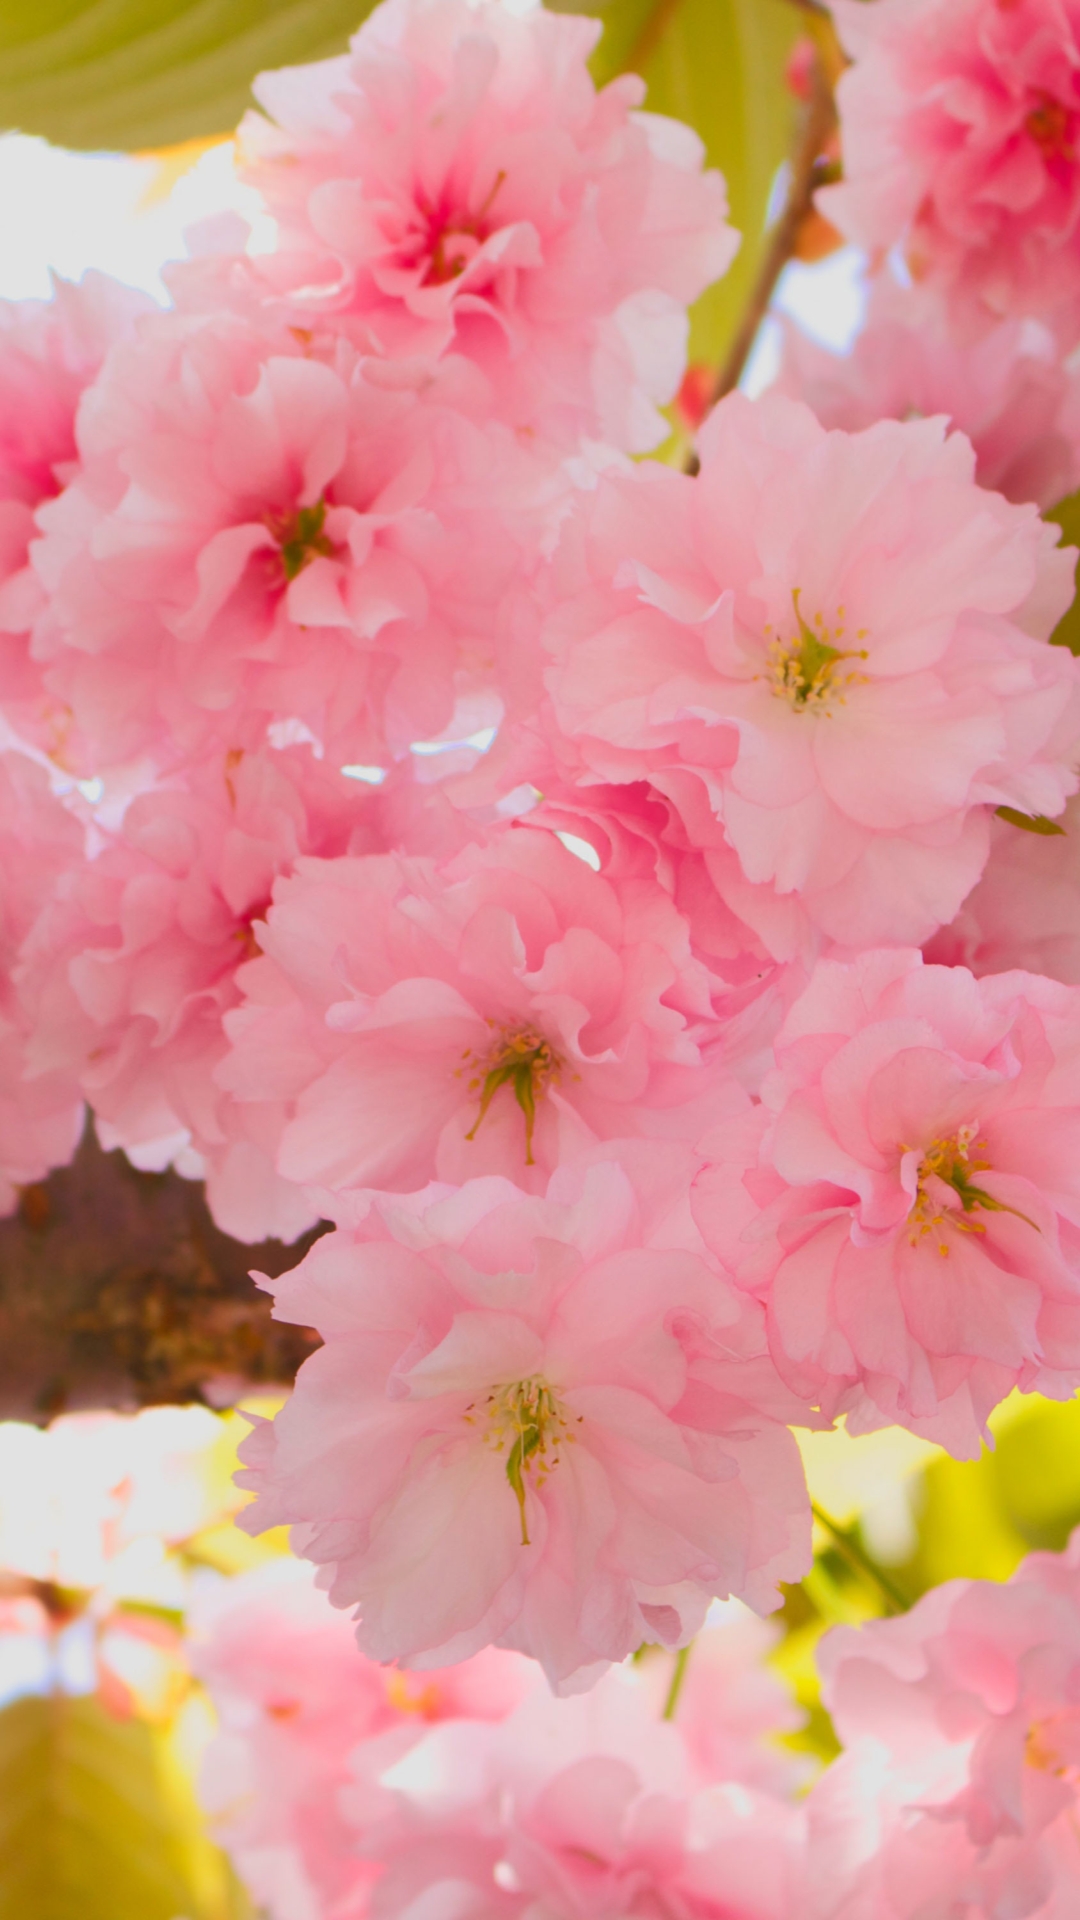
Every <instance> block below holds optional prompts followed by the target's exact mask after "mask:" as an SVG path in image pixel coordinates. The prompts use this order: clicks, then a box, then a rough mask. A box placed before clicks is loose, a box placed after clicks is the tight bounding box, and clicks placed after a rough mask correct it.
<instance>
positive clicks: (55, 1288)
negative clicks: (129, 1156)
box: [0, 1132, 318, 1422]
mask: <svg viewBox="0 0 1080 1920" xmlns="http://www.w3.org/2000/svg"><path fill="white" fill-rule="evenodd" d="M314 1238H315V1235H314V1234H309V1235H308V1236H307V1237H306V1239H304V1240H302V1241H300V1242H299V1243H298V1244H297V1245H296V1246H292V1247H285V1246H282V1244H281V1242H280V1241H277V1240H269V1241H265V1242H264V1243H263V1244H262V1245H261V1246H258V1247H247V1246H242V1245H241V1244H240V1243H239V1242H238V1241H236V1240H230V1239H229V1237H228V1236H227V1235H226V1234H224V1233H221V1232H220V1231H219V1229H218V1228H217V1227H215V1225H214V1223H213V1221H212V1220H211V1218H210V1215H209V1213H208V1212H207V1208H206V1202H205V1199H204V1198H203V1190H202V1187H201V1185H200V1184H198V1183H197V1182H194V1181H190V1180H182V1179H180V1178H179V1176H178V1175H177V1174H174V1173H164V1174H148V1173H138V1172H136V1170H135V1168H134V1167H132V1166H131V1165H130V1164H129V1162H128V1161H127V1160H126V1159H125V1158H124V1156H123V1154H121V1153H108V1154H106V1153H103V1152H102V1150H101V1148H100V1147H99V1146H98V1145H97V1143H96V1141H95V1140H94V1138H93V1135H92V1133H90V1132H88V1133H87V1136H86V1138H85V1139H84V1141H83V1144H82V1146H81V1147H80V1149H79V1152H78V1154H77V1155H76V1157H75V1160H74V1161H73V1163H72V1165H71V1166H70V1167H64V1168H61V1169H60V1170H59V1171H58V1172H57V1173H54V1174H53V1175H52V1176H51V1177H50V1179H49V1180H47V1181H44V1182H43V1183H42V1184H41V1185H40V1186H34V1187H28V1188H27V1189H26V1190H25V1191H24V1194H23V1197H22V1206H21V1209H20V1212H19V1214H18V1215H17V1216H15V1217H13V1218H11V1219H8V1220H2V1221H0V1419H6V1420H32V1421H37V1422H43V1421H45V1420H48V1419H50V1418H51V1417H52V1416H53V1415H54V1414H57V1413H62V1412H65V1411H75V1410H80V1409H85V1408H100V1407H112V1408H118V1409H126V1410H130V1409H134V1408H136V1407H143V1406H152V1405H159V1404H162V1403H187V1402H191V1401H203V1402H204V1403H206V1404H208V1405H213V1406H222V1405H226V1404H228V1403H229V1402H230V1401H232V1400H235V1399H236V1398H237V1397H239V1395H240V1394H241V1393H242V1392H243V1391H244V1390H245V1388H250V1387H257V1386H269V1385H287V1384H288V1383H290V1382H291V1381H292V1379H293V1376H294V1374H295V1373H296V1369H297V1367H298V1366H299V1365H300V1363H301V1361H302V1360H303V1359H304V1358H305V1356H306V1355H307V1354H308V1353H310V1351H311V1350H312V1348H313V1347H314V1346H316V1345H317V1344H318V1336H317V1335H316V1334H314V1333H312V1332H311V1331H310V1330H309V1329H307V1328H297V1327H289V1326H283V1325H279V1324H278V1322H277V1321H274V1320H271V1318H270V1301H269V1299H268V1298H267V1296H266V1295H265V1294H263V1293H260V1292H259V1290H258V1289H257V1288H256V1287H255V1286H254V1284H253V1283H252V1281H251V1280H250V1279H249V1277H248V1275H249V1269H250V1268H252V1267H257V1268H259V1269H260V1270H261V1271H263V1272H266V1273H269V1274H271V1275H276V1274H279V1273H283V1272H284V1271H285V1270H286V1269H287V1268H289V1267H292V1266H295V1265H296V1263H297V1261H298V1260H299V1259H300V1258H301V1257H302V1255H303V1253H304V1252H305V1250H306V1248H307V1247H308V1246H309V1245H310V1244H311V1241H312V1240H313V1239H314Z"/></svg>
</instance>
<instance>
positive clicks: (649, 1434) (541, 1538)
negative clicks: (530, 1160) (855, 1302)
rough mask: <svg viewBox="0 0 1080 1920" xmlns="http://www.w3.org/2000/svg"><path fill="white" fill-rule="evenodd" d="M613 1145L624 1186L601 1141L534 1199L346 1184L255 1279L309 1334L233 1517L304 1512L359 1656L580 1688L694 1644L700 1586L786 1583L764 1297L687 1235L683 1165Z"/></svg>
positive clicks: (766, 1593) (799, 1491)
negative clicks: (506, 1657)
mask: <svg viewBox="0 0 1080 1920" xmlns="http://www.w3.org/2000/svg"><path fill="white" fill-rule="evenodd" d="M631 1144H633V1143H631ZM628 1164H630V1165H631V1166H632V1168H633V1175H634V1180H635V1187H634V1188H633V1189H632V1188H631V1185H630V1180H629V1178H628V1176H627V1174H626V1173H625V1172H624V1171H623V1170H622V1169H621V1168H620V1167H619V1166H617V1165H615V1164H614V1163H612V1162H607V1163H604V1162H601V1161H596V1162H595V1163H593V1164H587V1165H584V1166H581V1167H579V1168H578V1169H577V1170H574V1169H572V1168H563V1169H560V1171H559V1173H557V1174H556V1175H555V1176H554V1179H553V1181H552V1183H551V1187H550V1189H549V1193H548V1197H547V1198H544V1199H541V1198H530V1197H528V1196H526V1195H524V1194H522V1193H521V1192H520V1190H519V1189H517V1188H516V1187H514V1186H512V1185H511V1183H510V1182H509V1181H506V1180H502V1179H499V1178H495V1177H491V1178H487V1179H482V1180H473V1181H470V1182H468V1184H467V1185H466V1186H464V1187H461V1188H458V1189H449V1188H431V1189H428V1190H427V1191H426V1192H425V1193H422V1194H419V1195H413V1196H409V1197H408V1198H402V1199H400V1200H398V1199H395V1198H393V1197H391V1196H374V1195H371V1196H367V1197H366V1198H365V1197H361V1198H359V1199H358V1200H357V1201H356V1202H354V1203H353V1204H352V1206H351V1208H348V1209H347V1210H346V1211H345V1212H344V1213H342V1215H341V1217H342V1218H347V1219H349V1220H351V1221H352V1222H353V1224H352V1225H350V1226H347V1227H342V1228H339V1230H338V1231H337V1232H336V1233H334V1234H331V1235H328V1236H326V1237H325V1238H323V1239H321V1240H319V1241H318V1242H317V1243H316V1245H315V1246H314V1247H313V1248H312V1250H311V1251H310V1253H308V1255H307V1256H306V1258H305V1259H304V1260H303V1261H302V1262H301V1264H300V1266H299V1267H297V1268H296V1269H295V1271H294V1272H292V1273H291V1274H289V1275H287V1276H286V1277H285V1278H284V1279H282V1280H279V1281H276V1282H273V1283H271V1282H266V1283H265V1284H267V1285H268V1286H270V1287H271V1288H272V1290H273V1292H274V1293H275V1296H276V1307H275V1312H276V1313H277V1315H278V1317H280V1318H282V1319H290V1320H292V1319H295V1320H297V1321H300V1322H303V1323H304V1324H305V1325H308V1326H310V1325H315V1326H316V1327H317V1328H318V1330H319V1332H320V1333H321V1334H322V1336H323V1339H324V1340H325V1343H326V1344H325V1346H323V1347H322V1348H321V1349H320V1350H319V1351H318V1352H317V1353H315V1354H313V1355H312V1356H311V1358H310V1359H309V1360H308V1361H306V1362H305V1364H304V1366H303V1367H302V1369H301V1371H300V1374H299V1376H298V1379H297V1385H296V1389H295V1391H294V1393H293V1396H292V1398H291V1400H290V1401H289V1403H288V1405H287V1406H286V1407H284V1408H283V1409H282V1411H281V1412H280V1413H279V1414H278V1416H277V1418H276V1419H275V1421H274V1422H273V1424H272V1425H271V1424H269V1423H266V1422H262V1423H260V1424H259V1425H258V1426H257V1428H256V1430H255V1432H254V1433H253V1434H252V1436H251V1437H250V1439H249V1440H248V1441H246V1442H245V1445H244V1449H243V1457H244V1458H245V1460H246V1462H247V1465H248V1472H247V1473H246V1474H245V1475H244V1476H243V1482H244V1484H246V1485H247V1486H249V1487H251V1488H252V1489H253V1490H254V1491H255V1492H256V1494H257V1498H256V1500H255V1502H254V1504H253V1505H252V1506H251V1507H249V1508H246V1509H245V1510H244V1513H243V1515H242V1522H241V1523H242V1524H243V1525H244V1526H245V1527H247V1528H248V1529H250V1530H251V1531H252V1532H257V1531H261V1530H262V1529H263V1528H265V1527H270V1526H277V1525H279V1524H281V1523H283V1522H286V1523H289V1524H291V1525H292V1526H293V1527H294V1528H295V1529H296V1531H295V1532H294V1534H293V1540H294V1544H295V1545H296V1547H297V1548H298V1550H299V1551H300V1552H302V1553H303V1554H305V1555H306V1556H307V1557H308V1558H310V1559H313V1560H315V1561H316V1562H317V1563H318V1564H319V1565H320V1566H322V1567H323V1569H324V1574H323V1578H324V1580H325V1582H326V1584H327V1585H328V1589H329V1592H330V1597H331V1599H332V1600H333V1601H334V1603H335V1604H336V1605H338V1606H342V1607H349V1606H355V1607H358V1609H359V1624H358V1628H357V1635H358V1639H359V1642H360V1645H361V1647H362V1648H363V1650H364V1651H365V1652H366V1653H368V1654H369V1655H370V1656H371V1657H372V1658H374V1659H379V1660H389V1659H400V1660H401V1661H402V1662H403V1663H404V1664H407V1665H409V1666H413V1667H419V1668H423V1667H426V1666H437V1665H441V1664H444V1663H445V1662H447V1661H449V1660H453V1659H461V1658H464V1657H465V1656H467V1655H468V1654H471V1653H473V1652H476V1651H477V1650H478V1649H479V1648H481V1647H483V1646H485V1645H488V1644H490V1643H494V1644H496V1645H500V1646H507V1647H516V1648H518V1649H519V1650H520V1651H522V1652H526V1653H530V1654H532V1655H533V1656H534V1657H535V1658H536V1659H538V1660H540V1662H541V1663H542V1665H543V1666H544V1668H545V1671H546V1672H547V1674H548V1676H549V1678H550V1679H551V1680H552V1682H553V1683H555V1684H558V1685H559V1686H570V1687H573V1688H578V1687H580V1686H581V1685H582V1684H588V1682H589V1680H590V1679H592V1678H594V1677H595V1676H596V1673H597V1672H598V1671H599V1669H600V1668H601V1667H602V1666H603V1665H605V1664H607V1663H608V1662H609V1661H613V1660H622V1659H623V1658H625V1656H626V1655H627V1654H628V1653H630V1652H632V1651H633V1649H634V1648H635V1647H637V1646H638V1645H639V1644H640V1643H641V1642H642V1641H643V1640H653V1641H657V1640H659V1641H662V1642H663V1643H664V1644H665V1645H668V1646H678V1645H680V1644H682V1643H684V1642H685V1641H686V1640H687V1639H688V1638H690V1637H691V1636H692V1635H693V1633H694V1632H696V1630H697V1628H698V1627H699V1626H700V1625H701V1623H702V1621H703V1619H704V1615H705V1613H706V1611H707V1608H708V1604H709V1600H710V1598H711V1597H712V1596H714V1595H715V1596H718V1597H724V1596H726V1595H727V1594H729V1593H731V1592H735V1593H736V1594H738V1595H740V1596H742V1597H745V1598H748V1599H750V1600H751V1602H752V1603H753V1604H755V1605H756V1606H758V1607H760V1608H762V1609H763V1610H767V1609H768V1608H769V1607H770V1606H771V1605H774V1604H775V1599H774V1591H773V1590H774V1583H775V1581H776V1580H777V1579H791V1578H798V1577H799V1575H800V1573H801V1571H802V1569H803V1567H804V1565H805V1562H806V1555H807V1518H808V1509H807V1505H806V1496H805V1489H804V1487H803V1483H802V1475H801V1470H800V1467H799V1463H798V1456H797V1452H796V1449H795V1445H794V1442H793V1440H792V1438H791V1435H790V1434H789V1433H788V1432H787V1431H786V1430H785V1428H784V1427H783V1426H782V1425H781V1424H780V1422H781V1421H782V1420H784V1419H787V1418H790V1417H791V1416H792V1414H793V1413H797V1411H798V1409H797V1408H796V1406H795V1404H794V1403H793V1402H792V1401H791V1399H790V1396H788V1395H787V1394H786V1393H785V1391H784V1390H783V1389H782V1388H781V1386H780V1382H779V1380H778V1379H777V1377H776V1375H775V1373H774V1371H773V1369H772V1367H771V1365H770V1363H769V1361H768V1358H767V1356H766V1354H765V1352H764V1322H763V1319H762V1318H761V1317H760V1316H761V1309H760V1307H759V1306H758V1305H757V1303H756V1302H752V1301H749V1300H748V1299H747V1298H746V1296H745V1295H740V1294H738V1293H737V1292H735V1291H734V1290H733V1289H731V1288H730V1287H729V1286H728V1285H727V1283H726V1282H725V1281H724V1280H723V1279H722V1278H721V1277H720V1276H719V1274H718V1273H717V1272H716V1270H715V1269H714V1268H713V1267H711V1266H710V1265H709V1264H708V1262H707V1261H706V1260H705V1259H704V1258H703V1257H702V1254H701V1253H700V1252H699V1251H696V1250H695V1249H697V1248H699V1247H700V1241H699V1240H698V1238H697V1235H696V1233H695V1232H694V1230H693V1228H692V1226H691V1224H690V1221H689V1215H688V1213H687V1210H686V1200H685V1195H686V1187H687V1183H688V1180H689V1177H690V1172H691V1170H692V1166H693V1164H695V1163H694V1162H693V1161H692V1160H691V1161H690V1162H689V1164H688V1158H687V1156H686V1155H685V1154H684V1152H683V1151H682V1150H681V1149H678V1148H674V1147H671V1146H666V1147H664V1148H658V1147H657V1146H656V1145H655V1144H654V1143H650V1144H649V1146H648V1148H647V1149H646V1148H644V1147H643V1149H642V1152H641V1153H640V1154H638V1155H637V1156H636V1157H633V1156H632V1157H631V1160H630V1161H629V1163H628ZM635 1193H636V1196H637V1197H636V1199H635ZM436 1572H437V1577H435V1576H436Z"/></svg>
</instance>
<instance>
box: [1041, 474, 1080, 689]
mask: <svg viewBox="0 0 1080 1920" xmlns="http://www.w3.org/2000/svg"><path fill="white" fill-rule="evenodd" d="M1043 518H1044V519H1046V520H1052V521H1053V523H1054V525H1055V526H1056V527H1060V528H1061V533H1062V545H1063V546H1066V547H1080V493H1070V495H1069V497H1068V499H1067V500H1062V501H1060V502H1059V504H1058V505H1057V506H1056V507H1051V509H1050V511H1049V513H1047V514H1044V515H1043ZM1051 644H1052V645H1053V646H1055V647H1068V649H1069V652H1070V653H1078V654H1080V595H1077V597H1076V598H1075V599H1074V601H1073V603H1072V606H1071V607H1070V608H1069V611H1068V613H1065V614H1063V615H1062V617H1061V619H1060V620H1059V621H1058V624H1057V626H1056V627H1055V628H1054V631H1053V634H1052V635H1051Z"/></svg>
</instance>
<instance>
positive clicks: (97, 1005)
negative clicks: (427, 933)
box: [23, 747, 381, 1241]
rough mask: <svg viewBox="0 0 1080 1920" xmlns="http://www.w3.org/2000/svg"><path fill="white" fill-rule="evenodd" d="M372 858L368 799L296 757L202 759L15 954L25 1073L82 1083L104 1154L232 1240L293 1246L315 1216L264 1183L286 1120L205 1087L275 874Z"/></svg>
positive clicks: (145, 806)
mask: <svg viewBox="0 0 1080 1920" xmlns="http://www.w3.org/2000/svg"><path fill="white" fill-rule="evenodd" d="M379 844H381V841H380V836H379V832H378V827H377V817H376V815H375V803H374V800H373V797H372V796H371V795H370V793H369V792H368V791H366V790H365V789H364V788H363V787H361V786H359V785H358V783H357V782H356V781H354V780H348V779H346V778H344V776H342V775H341V774H339V773H337V772H335V771H334V770H333V769H331V768H327V767H324V766H322V765H320V763H319V762H318V761H317V760H315V759H314V758H313V756H312V755H311V753H310V752H309V751H308V749H307V748H306V747H291V748H286V749H283V750H281V751H279V752H275V751H273V750H272V749H266V750H264V751H263V752H262V753H254V754H246V753H242V752H240V751H234V752H230V753H227V754H226V753H221V752H216V753H212V754H211V755H210V756H209V757H208V758H207V759H206V760H205V761H203V762H202V763H201V764H200V765H199V766H197V767H195V768H193V769H191V770H190V772H189V775H188V777H187V779H186V780H185V781H184V783H183V784H178V785H176V786H172V787H162V788H158V789H155V790H151V791H149V792H145V793H142V794H139V795H138V796H137V797H136V798H135V799H134V800H133V801H132V802H131V803H130V805H129V806H128V808H127V811H126V813H125V815H124V818H123V823H122V826H121V827H120V829H119V831H118V832H117V833H116V834H115V835H113V836H110V838H109V839H108V840H107V841H106V844H105V845H104V846H103V847H102V848H101V850H100V851H99V852H98V853H97V856H96V858H94V859H93V860H91V861H90V862H89V863H88V864H87V865H86V866H85V868H84V869H83V870H82V871H80V872H75V873H73V874H72V875H71V876H70V880H69V884H68V889H67V895H66V898H65V899H64V901H63V902H62V903H61V904H60V905H59V907H58V909H57V910H56V912H55V913H54V915H53V916H52V917H51V918H47V919H46V920H44V921H43V922H42V923H41V925H40V926H39V928H38V931H37V934H36V936H35V940H34V942H33V945H32V949H31V951H30V952H28V953H27V954H25V955H24V960H23V977H24V980H25V987H24V992H25V993H26V994H27V995H29V994H31V993H32V994H33V995H34V998H35V1004H36V1025H35V1036H34V1049H33V1056H32V1057H33V1060H34V1063H35V1065H37V1066H38V1067H41V1068H45V1067H57V1068H64V1069H66V1070H67V1071H68V1072H69V1073H70V1074H77V1075H78V1082H79V1084H80V1085H81V1087H82V1090H83V1092H84V1093H85V1095H86V1098H87V1099H88V1100H89V1101H90V1104H91V1105H92V1107H93V1109H94V1113H95V1116H96V1120H97V1128H98V1133H99V1136H100V1138H101V1140H102V1142H103V1144H104V1145H105V1146H107V1147H116V1146H122V1147H124V1148H125V1149H126V1151H127V1152H128V1153H129V1154H130V1155H131V1156H132V1157H133V1158H134V1159H135V1161H136V1163H137V1164H139V1165H141V1166H144V1167H162V1166H164V1165H166V1164H168V1162H169V1161H171V1160H176V1159H179V1160H180V1163H181V1165H182V1166H183V1167H184V1169H185V1170H186V1171H188V1172H199V1173H203V1174H205V1176H206V1182H207V1199H208V1201H209V1203H210V1207H211V1210H212V1212H213V1213H214V1216H215V1218H216V1219H217V1221H218V1224H219V1225H220V1226H221V1227H222V1228H223V1229H224V1230H225V1231H226V1232H228V1233H232V1234H233V1235H235V1236H236V1237H237V1238H238V1239H241V1240H250V1241H255V1240H262V1239H264V1238H266V1237H267V1236H269V1235H276V1236H277V1237H278V1238H280V1239H284V1240H292V1239H295V1238H296V1236H297V1234H298V1233H300V1232H302V1231H303V1229H304V1228H305V1227H308V1226H310V1225H311V1224H312V1222H313V1220H314V1219H315V1217H316V1216H315V1214H314V1212H313V1210H312V1207H311V1205H310V1202H309V1201H307V1200H306V1199H305V1198H304V1196H303V1195H302V1194H301V1193H300V1192H299V1191H298V1190H297V1188H295V1187H294V1186H291V1185H290V1184H289V1183H288V1182H286V1181H284V1180H282V1179H281V1178H280V1177H279V1176H278V1175H277V1174H276V1173H275V1171H274V1158H273V1156H274V1149H275V1147H276V1143H277V1137H278V1134H279V1133H280V1130H281V1125H282V1118H283V1116H282V1114H281V1111H280V1108H279V1109H277V1110H275V1109H274V1108H273V1107H272V1106H267V1107H262V1108H254V1107H237V1106H236V1105H235V1103H233V1102H231V1101H229V1100H227V1099H226V1098H225V1097H224V1096H223V1094H222V1092H221V1090H220V1088H219V1087H218V1086H217V1084H216V1082H215V1080H214V1068H215V1067H216V1065H217V1064H218V1062H219V1061H220V1060H221V1059H222V1058H223V1057H224V1055H225V1053H226V1051H227V1042H226V1039H225V1034H224V1032H223V1028H222V1020H223V1017H224V1015H225V1013H226V1012H227V1011H228V1010H229V1009H230V1008H231V1007H235V1006H236V1005H238V1004H239V1002H240V998H241V991H240V986H239V983H238V977H237V976H238V973H239V972H240V970H241V969H242V968H243V966H244V964H245V963H246V962H247V961H249V960H250V959H251V958H252V956H253V955H255V954H257V953H258V951H259V948H258V925H257V923H258V922H259V920H260V916H261V915H262V914H263V913H264V912H265V911H266V908H267V905H268V903H269V900H270V897H271V892H272V889H273V885H274V881H275V878H276V877H277V875H278V874H280V873H282V872H286V871H288V870H289V869H290V868H291V867H292V866H293V864H294V863H295V861H296V860H297V858H298V857H299V855H300V854H302V853H307V852H311V851H324V852H326V853H339V852H344V851H346V850H348V849H349V848H350V847H360V846H371V845H379Z"/></svg>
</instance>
